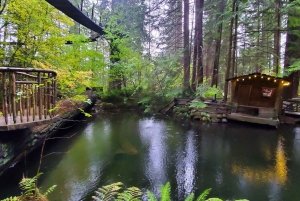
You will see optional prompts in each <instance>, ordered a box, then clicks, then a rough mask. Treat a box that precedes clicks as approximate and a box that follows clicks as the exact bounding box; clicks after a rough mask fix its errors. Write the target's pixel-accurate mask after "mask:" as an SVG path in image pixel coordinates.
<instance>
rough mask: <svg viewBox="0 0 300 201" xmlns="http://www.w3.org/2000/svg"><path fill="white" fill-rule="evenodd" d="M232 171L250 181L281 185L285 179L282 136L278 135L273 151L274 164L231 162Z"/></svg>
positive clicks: (266, 153)
mask: <svg viewBox="0 0 300 201" xmlns="http://www.w3.org/2000/svg"><path fill="white" fill-rule="evenodd" d="M263 155H264V156H266V159H267V160H270V159H271V158H272V157H271V156H270V150H269V148H268V147H266V149H265V153H263ZM232 172H233V173H234V174H237V175H242V176H243V178H244V179H246V180H247V181H249V182H251V183H259V184H261V183H270V184H271V185H273V183H275V184H279V185H281V186H283V185H284V184H285V183H286V181H287V173H288V170H287V157H286V154H285V151H284V138H283V137H279V138H278V142H277V148H276V152H275V165H273V166H260V167H254V166H247V165H246V164H239V163H233V164H232Z"/></svg>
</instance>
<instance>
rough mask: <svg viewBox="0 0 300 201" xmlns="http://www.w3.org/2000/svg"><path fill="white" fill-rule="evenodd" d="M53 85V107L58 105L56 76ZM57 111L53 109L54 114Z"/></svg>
mask: <svg viewBox="0 0 300 201" xmlns="http://www.w3.org/2000/svg"><path fill="white" fill-rule="evenodd" d="M52 83H53V84H52V87H53V108H55V107H56V95H57V91H56V79H55V77H54V78H53V82H52ZM55 113H56V111H55V110H53V115H55Z"/></svg>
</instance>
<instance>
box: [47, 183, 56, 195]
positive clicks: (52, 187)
mask: <svg viewBox="0 0 300 201" xmlns="http://www.w3.org/2000/svg"><path fill="white" fill-rule="evenodd" d="M55 188H56V185H53V186H51V187H50V188H48V190H47V191H46V193H44V196H45V197H47V196H48V195H49V193H52V192H53V191H54V190H55Z"/></svg>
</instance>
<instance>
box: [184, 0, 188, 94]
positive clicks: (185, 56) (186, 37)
mask: <svg viewBox="0 0 300 201" xmlns="http://www.w3.org/2000/svg"><path fill="white" fill-rule="evenodd" d="M183 3H184V18H183V20H184V23H183V46H184V65H183V71H184V72H183V91H184V92H188V91H189V89H190V48H189V11H190V10H189V0H184V1H183Z"/></svg>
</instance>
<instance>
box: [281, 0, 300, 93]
mask: <svg viewBox="0 0 300 201" xmlns="http://www.w3.org/2000/svg"><path fill="white" fill-rule="evenodd" d="M293 1H294V0H290V1H289V3H292V2H293ZM299 17H300V13H299V12H298V10H297V8H294V7H292V8H290V10H289V12H288V22H287V29H288V33H287V35H286V48H285V60H284V68H285V69H288V68H289V67H290V66H291V65H292V64H293V62H294V61H296V60H299V59H300V51H299V46H300V37H299V32H297V33H295V30H299V28H300V23H298V24H295V18H299ZM291 18H293V19H294V20H293V23H291V21H292V20H291ZM287 79H288V80H289V81H290V82H291V84H290V85H289V86H288V88H286V89H285V91H284V93H283V98H285V99H287V98H295V97H298V87H299V70H297V71H294V72H292V73H291V74H290V75H289V76H288V77H287Z"/></svg>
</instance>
